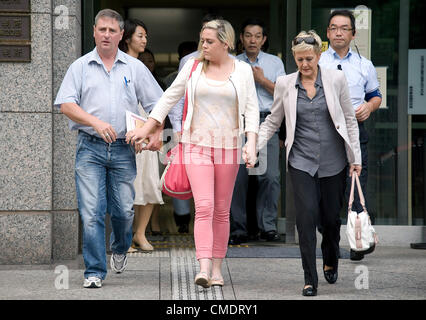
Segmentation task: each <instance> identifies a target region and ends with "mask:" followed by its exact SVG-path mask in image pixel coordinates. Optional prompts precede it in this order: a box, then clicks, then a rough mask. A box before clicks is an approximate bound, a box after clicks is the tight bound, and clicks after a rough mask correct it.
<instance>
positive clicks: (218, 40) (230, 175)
mask: <svg viewBox="0 0 426 320" xmlns="http://www.w3.org/2000/svg"><path fill="white" fill-rule="evenodd" d="M234 40H235V34H234V30H233V28H232V26H231V24H230V23H229V22H227V21H225V20H213V21H210V22H208V23H207V24H205V25H204V26H203V28H202V29H201V33H200V42H199V52H200V55H199V57H198V58H196V60H198V61H199V63H198V65H197V67H196V69H195V70H194V71H193V72H192V74H191V70H192V67H193V66H194V61H195V59H190V60H189V61H188V62H187V63H186V64H185V66H184V67H183V69H182V70H181V72H180V73H179V74H178V76H177V77H176V79H175V81H174V82H173V83H172V85H171V86H170V87H169V88H168V89H167V90H166V91H165V93H164V94H163V96H162V97H161V99H160V100H159V101H158V103H157V104H156V106H155V107H154V109H153V111H152V112H151V114H150V117H149V119H148V121H147V123H146V124H145V125H144V126H143V127H142V128H140V129H136V130H134V131H131V132H129V133H128V134H127V141H128V143H132V144H134V145H135V148H136V151H139V150H141V149H142V146H141V142H142V141H144V139H145V138H146V137H148V136H149V135H150V134H152V133H153V132H155V131H156V130H159V128H161V123H162V122H163V121H164V119H165V117H166V116H167V114H168V112H169V111H170V109H171V108H172V107H173V106H174V105H175V104H176V103H177V102H178V101H179V99H180V98H181V97H182V96H184V94H185V91H186V92H187V97H188V112H187V116H186V120H185V122H184V123H183V128H182V129H183V130H182V136H181V141H182V143H183V145H184V160H185V168H186V171H187V175H188V178H189V181H190V183H191V188H192V192H193V196H194V202H195V224H194V240H195V249H196V258H197V260H198V261H199V263H200V272H199V273H198V274H197V276H196V277H195V283H196V284H198V285H200V286H203V287H205V288H206V287H209V286H210V285H219V286H223V277H222V272H221V266H222V260H223V259H224V258H225V256H226V251H227V247H228V239H229V209H230V206H231V198H232V191H233V188H234V184H235V179H236V176H237V172H238V165H239V162H240V156H241V152H240V146H241V145H242V138H243V137H244V134H245V136H246V138H247V144H246V145H245V147H244V152H243V155H242V156H243V160H244V161H245V162H246V164H247V167H253V166H254V164H255V162H256V139H257V132H258V127H259V107H258V104H257V96H256V88H255V84H254V79H253V73H252V70H251V67H250V66H249V65H248V64H246V63H245V62H242V61H239V60H236V59H233V57H232V56H230V55H229V52H230V51H232V50H233V49H234ZM147 147H149V146H147ZM147 147H145V148H147Z"/></svg>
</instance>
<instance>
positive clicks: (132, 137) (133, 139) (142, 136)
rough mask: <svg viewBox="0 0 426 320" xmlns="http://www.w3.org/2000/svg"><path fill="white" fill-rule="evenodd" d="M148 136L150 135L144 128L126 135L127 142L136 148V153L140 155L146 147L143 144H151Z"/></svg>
mask: <svg viewBox="0 0 426 320" xmlns="http://www.w3.org/2000/svg"><path fill="white" fill-rule="evenodd" d="M147 136H148V134H147V133H146V130H144V128H143V127H142V128H137V129H135V130H132V131H129V132H127V133H126V142H127V143H129V144H131V145H132V146H134V147H135V151H136V153H139V152H141V151H142V150H143V147H144V146H143V145H142V144H143V143H147V142H149V141H148V140H147Z"/></svg>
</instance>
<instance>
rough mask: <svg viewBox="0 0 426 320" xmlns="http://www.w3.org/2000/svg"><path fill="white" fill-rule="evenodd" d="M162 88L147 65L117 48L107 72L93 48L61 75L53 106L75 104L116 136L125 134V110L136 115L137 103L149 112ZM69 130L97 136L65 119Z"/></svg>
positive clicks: (86, 128)
mask: <svg viewBox="0 0 426 320" xmlns="http://www.w3.org/2000/svg"><path fill="white" fill-rule="evenodd" d="M162 94H163V90H162V89H161V87H160V86H159V85H158V83H157V81H156V80H155V79H154V77H153V76H152V74H151V72H150V71H149V70H148V68H147V67H146V66H145V65H144V64H143V63H142V62H141V61H139V60H138V59H135V58H133V57H131V56H129V55H127V54H125V53H124V52H122V51H120V50H118V51H117V55H116V58H115V61H114V65H113V67H112V69H111V71H110V72H108V71H107V69H106V68H105V66H104V64H103V62H102V60H101V58H100V56H99V54H98V51H97V49H96V48H95V49H94V50H93V51H92V52H89V53H88V54H86V55H84V56H83V57H81V58H79V59H77V60H76V61H74V62H73V63H72V64H71V66H70V67H69V69H68V71H67V73H66V74H65V77H64V80H63V81H62V84H61V87H60V89H59V92H58V94H57V96H56V100H55V103H54V104H55V106H56V107H58V108H60V106H61V104H63V103H76V104H77V105H78V106H80V107H81V108H82V109H83V110H84V111H86V112H87V113H89V114H91V115H93V116H95V117H97V118H98V119H100V120H102V121H104V122H107V123H109V124H111V126H112V127H113V128H114V130H115V131H116V132H117V138H125V135H126V110H129V111H131V112H133V113H136V114H139V111H138V104H139V103H140V104H141V105H142V106H143V108H144V109H145V110H146V111H147V112H150V111H151V109H152V108H153V107H154V105H155V103H156V102H157V101H158V100H159V99H160V97H161V95H162ZM69 125H70V129H72V130H83V131H85V132H87V133H88V134H91V135H95V136H98V137H99V135H98V134H97V133H96V131H95V130H94V129H93V128H92V127H88V126H84V125H82V124H79V123H75V122H73V121H72V120H70V121H69Z"/></svg>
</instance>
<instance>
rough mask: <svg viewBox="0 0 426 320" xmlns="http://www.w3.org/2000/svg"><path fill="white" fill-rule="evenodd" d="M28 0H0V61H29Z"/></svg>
mask: <svg viewBox="0 0 426 320" xmlns="http://www.w3.org/2000/svg"><path fill="white" fill-rule="evenodd" d="M30 9H31V4H30V0H0V62H31V16H30V14H29V12H30V11H31V10H30Z"/></svg>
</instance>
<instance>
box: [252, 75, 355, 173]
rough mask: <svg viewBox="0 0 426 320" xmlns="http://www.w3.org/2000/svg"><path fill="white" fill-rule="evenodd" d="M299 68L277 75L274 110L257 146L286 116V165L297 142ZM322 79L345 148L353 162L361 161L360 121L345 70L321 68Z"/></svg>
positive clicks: (350, 160)
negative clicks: (295, 70) (293, 71)
mask: <svg viewBox="0 0 426 320" xmlns="http://www.w3.org/2000/svg"><path fill="white" fill-rule="evenodd" d="M298 76H299V72H295V73H292V74H289V75H286V76H281V77H278V79H277V81H276V83H275V90H274V103H273V105H272V107H271V114H270V115H269V116H268V117H267V118H266V119H265V121H264V122H263V123H262V125H261V126H260V129H259V136H258V148H259V150H260V149H262V147H263V146H265V144H266V143H267V141H268V140H269V138H270V137H271V136H272V135H273V134H274V132H275V131H277V129H278V128H279V127H280V125H281V122H282V121H283V119H284V117H285V124H286V134H287V137H286V140H285V146H286V155H287V157H286V168H288V163H287V159H288V156H289V154H290V150H291V147H292V146H293V142H294V133H295V130H296V118H297V110H296V109H297V93H298V92H297V91H298V89H297V88H296V80H297V77H298ZM321 80H322V83H323V87H324V94H325V99H326V101H327V106H328V111H329V112H330V116H331V119H332V121H333V123H334V125H335V127H336V130H337V132H339V134H340V135H341V136H342V138H343V139H344V141H345V149H346V155H347V158H348V161H349V163H350V164H357V165H361V149H360V145H359V129H358V122H357V120H356V117H355V111H354V108H353V106H352V103H351V98H350V95H349V88H348V84H347V82H346V78H345V74H344V73H343V72H342V71H340V70H328V69H323V68H321Z"/></svg>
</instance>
